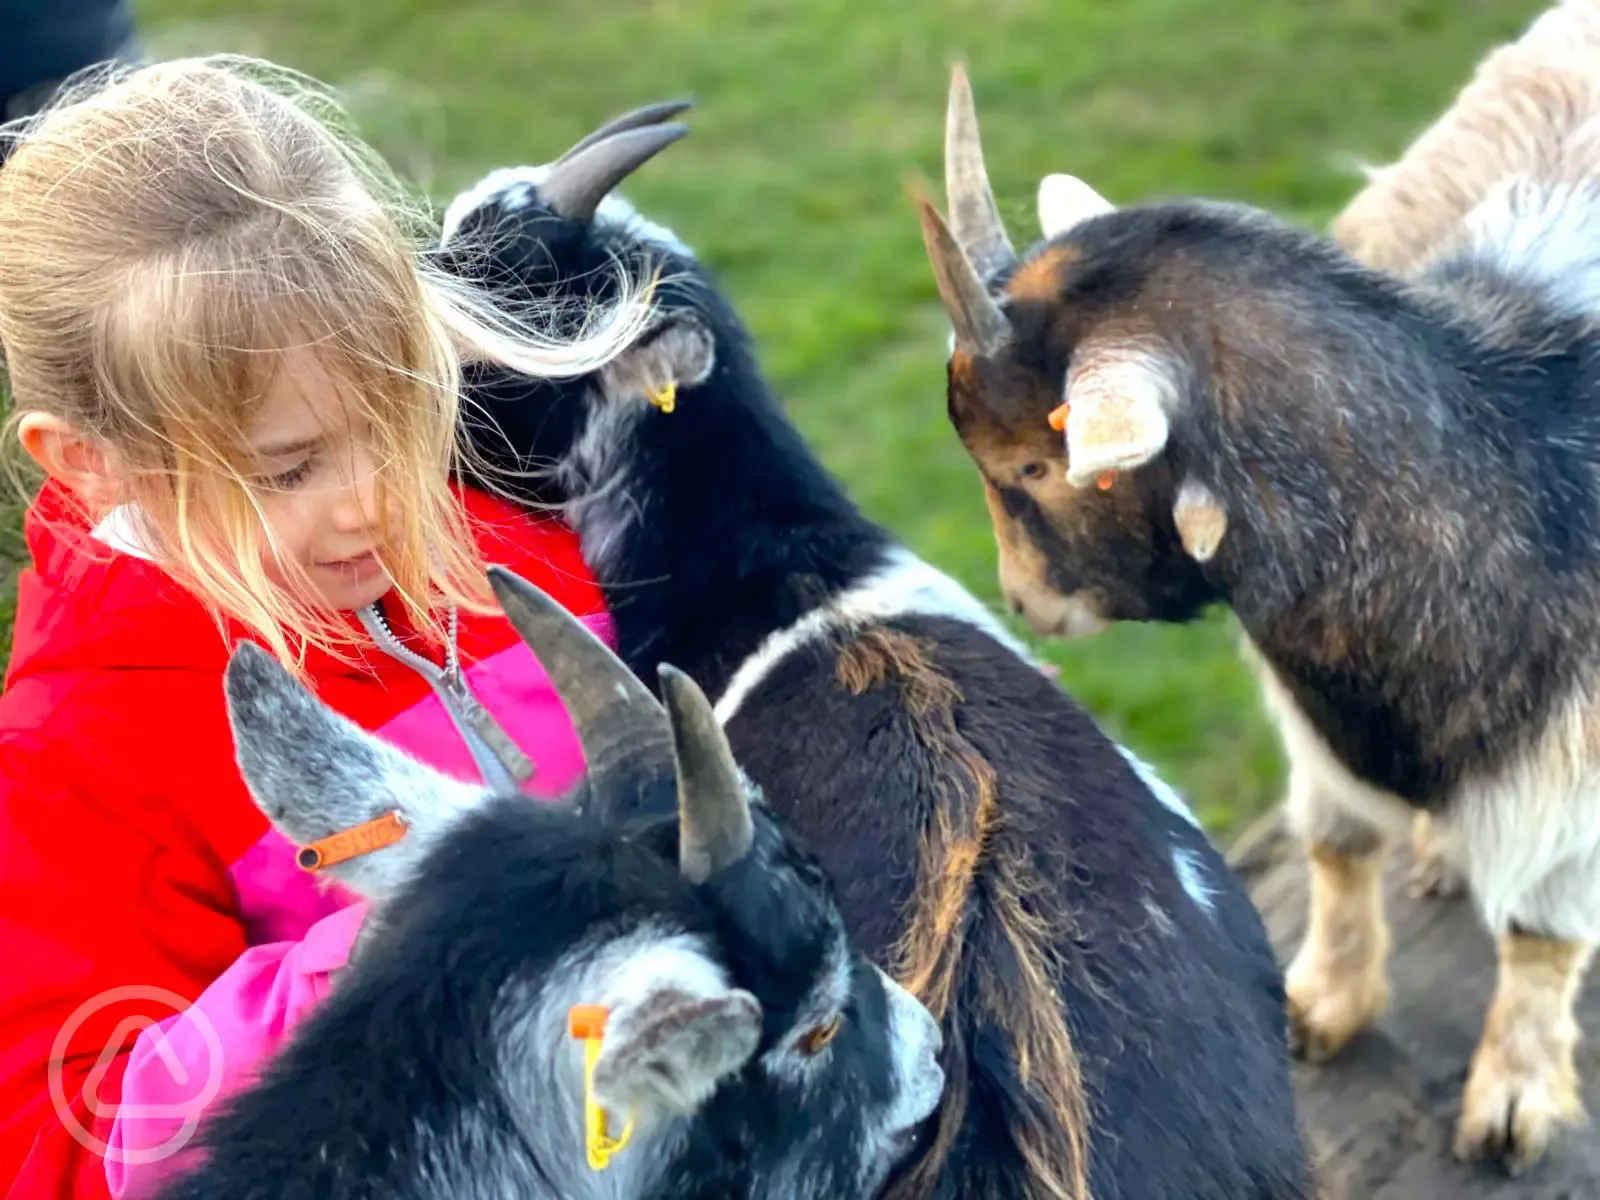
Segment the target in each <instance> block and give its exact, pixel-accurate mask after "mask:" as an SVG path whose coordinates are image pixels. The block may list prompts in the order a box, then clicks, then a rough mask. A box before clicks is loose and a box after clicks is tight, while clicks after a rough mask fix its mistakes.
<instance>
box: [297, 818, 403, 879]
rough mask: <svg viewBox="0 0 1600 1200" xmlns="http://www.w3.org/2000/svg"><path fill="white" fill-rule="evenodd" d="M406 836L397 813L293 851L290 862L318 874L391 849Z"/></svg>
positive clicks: (303, 869) (343, 830)
mask: <svg viewBox="0 0 1600 1200" xmlns="http://www.w3.org/2000/svg"><path fill="white" fill-rule="evenodd" d="M405 835H406V819H405V816H404V815H403V814H402V813H401V812H400V810H399V809H394V810H393V811H391V812H386V813H384V814H383V816H381V817H374V818H373V819H372V820H370V821H363V822H362V823H361V824H360V825H353V826H351V827H350V828H349V829H341V830H340V831H339V832H338V833H330V834H329V835H328V836H327V837H325V838H321V839H319V840H318V841H315V842H311V843H309V844H307V845H305V846H302V847H300V849H299V850H297V851H295V856H294V861H295V862H296V863H297V864H299V867H300V869H301V870H302V871H320V870H322V869H323V868H325V867H331V866H335V865H337V864H338V863H342V862H345V861H347V860H349V859H352V858H359V857H360V856H361V855H363V854H371V853H372V852H373V851H374V850H382V849H383V848H384V847H385V846H392V845H394V844H395V843H396V842H398V841H399V840H400V839H401V838H403V837H405Z"/></svg>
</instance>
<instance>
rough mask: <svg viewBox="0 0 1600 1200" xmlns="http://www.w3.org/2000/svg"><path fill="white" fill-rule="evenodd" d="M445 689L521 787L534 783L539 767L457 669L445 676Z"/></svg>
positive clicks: (474, 731)
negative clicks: (481, 700) (469, 686)
mask: <svg viewBox="0 0 1600 1200" xmlns="http://www.w3.org/2000/svg"><path fill="white" fill-rule="evenodd" d="M444 681H445V686H446V687H447V688H448V689H449V690H450V694H451V695H452V696H454V697H455V699H456V703H457V704H458V705H459V706H460V711H461V717H462V719H463V720H464V721H466V723H467V725H468V726H469V727H470V728H471V729H472V732H473V733H475V734H477V735H478V737H480V738H481V739H483V743H484V745H486V746H488V747H489V749H490V751H491V752H492V753H493V754H494V756H495V757H496V758H497V759H499V760H500V765H501V766H503V767H504V768H505V769H506V773H507V774H509V775H510V776H511V778H512V779H514V780H515V781H516V782H517V783H518V784H519V785H520V784H524V783H527V782H528V780H530V779H532V778H533V776H534V774H535V772H537V770H538V767H537V766H536V765H535V763H534V761H533V759H531V758H529V757H528V756H527V755H526V754H524V753H523V752H522V748H521V747H520V746H518V745H517V744H516V743H515V742H514V741H512V740H511V735H510V734H508V733H507V732H506V731H505V730H504V729H502V728H500V723H499V722H498V721H496V720H495V719H494V716H493V714H492V713H490V712H489V710H488V709H486V708H485V707H484V706H483V705H482V704H480V703H478V698H477V697H476V696H474V695H473V694H472V692H471V690H470V689H469V688H468V687H467V681H466V680H465V679H463V678H462V677H461V674H460V672H459V671H457V670H456V669H455V668H454V666H453V665H452V667H451V668H450V669H449V670H447V671H445V673H444Z"/></svg>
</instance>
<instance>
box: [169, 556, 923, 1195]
mask: <svg viewBox="0 0 1600 1200" xmlns="http://www.w3.org/2000/svg"><path fill="white" fill-rule="evenodd" d="M506 580H510V581H511V582H510V584H509V585H506V584H505V581H506ZM501 583H502V585H503V586H502V591H501V595H502V599H503V600H504V601H506V602H507V607H508V610H509V611H511V613H512V617H513V621H514V622H517V623H518V624H519V628H521V629H522V632H523V636H524V637H525V638H527V639H528V640H529V643H530V646H531V647H532V649H533V650H534V651H535V652H536V653H537V654H538V655H539V656H540V658H541V660H542V661H544V662H545V663H546V665H547V666H548V667H549V669H550V673H551V675H552V677H553V678H554V679H556V681H557V686H558V688H559V690H561V692H562V694H563V699H564V701H566V702H567V704H568V708H569V710H571V711H573V712H574V714H575V717H574V723H575V725H576V726H577V728H578V733H579V736H580V738H581V739H582V741H583V746H584V753H585V757H586V760H587V762H588V765H589V771H588V776H587V778H586V780H585V781H584V783H583V784H581V785H580V786H579V787H578V788H577V789H576V790H575V792H574V793H573V794H572V795H571V796H569V797H568V798H567V800H565V801H564V802H562V803H560V804H542V803H538V802H535V801H533V800H531V799H529V798H528V797H526V796H522V795H514V796H494V795H491V794H489V793H488V792H486V791H484V790H483V789H481V788H478V787H476V786H470V785H467V784H464V783H461V782H459V781H457V780H455V779H451V778H448V777H446V776H443V775H440V774H437V773H435V772H434V771H433V770H432V769H430V768H427V767H425V766H423V765H421V764H419V763H417V762H415V761H414V760H412V759H410V758H408V757H406V756H405V755H404V754H402V753H401V752H399V751H397V750H394V749H393V748H391V747H389V746H388V745H387V744H386V743H384V742H382V741H381V740H379V739H378V738H376V737H374V736H372V735H370V734H368V733H366V732H365V731H363V730H361V729H360V728H358V727H357V726H355V725H354V724H352V723H351V722H349V721H347V720H345V719H344V718H342V717H339V716H338V715H336V714H334V713H333V712H331V711H330V710H328V709H327V708H325V707H324V706H323V705H322V704H321V703H320V702H319V701H317V700H316V699H314V698H313V697H312V696H311V695H310V694H309V693H307V692H305V691H304V690H303V689H302V688H301V687H300V686H299V685H298V684H296V683H295V682H294V681H293V680H292V679H291V678H290V677H289V675H288V674H287V673H286V672H285V671H283V670H282V669H281V668H280V667H279V666H278V665H277V663H276V661H275V660H273V659H271V658H270V657H269V656H268V655H267V654H266V653H265V652H264V651H261V650H259V649H258V648H257V647H256V646H254V645H253V644H251V643H245V644H243V645H242V646H241V647H240V649H239V650H238V652H237V653H236V654H235V657H234V659H233V661H232V663H230V665H229V668H228V672H227V694H228V702H229V713H230V718H231V720H232V723H233V728H234V735H235V738H236V741H237V743H238V748H239V762H240V767H241V770H242V771H243V773H244V776H245V779H246V781H247V782H248V784H249V786H250V789H251V792H252V794H253V796H254V797H255V799H256V802H257V803H258V804H259V805H260V806H261V808H262V810H263V812H265V813H266V814H267V816H268V817H269V818H270V819H271V820H272V822H273V824H274V825H275V826H276V827H277V828H278V829H279V830H280V831H281V832H282V833H284V835H285V836H287V837H289V838H290V839H292V840H293V841H295V842H296V843H299V844H306V843H309V842H312V841H317V840H320V839H322V838H325V837H327V836H328V835H330V834H332V833H335V832H338V831H341V830H347V829H350V828H352V827H354V826H357V825H359V824H362V823H364V822H367V821H369V820H371V819H373V818H376V817H379V816H381V815H383V814H384V813H387V812H390V811H398V812H399V813H400V814H401V816H402V818H403V819H404V821H405V823H406V824H405V829H406V832H405V836H404V837H403V838H401V839H400V840H399V841H398V842H396V843H394V844H392V845H389V846H387V847H384V848H382V849H378V850H376V851H374V852H372V853H369V854H366V855H363V856H361V857H358V858H355V859H352V860H349V861H346V862H343V863H340V864H338V865H336V866H334V867H332V868H331V870H330V873H331V874H332V875H334V876H335V877H337V878H339V879H340V880H341V881H342V882H344V883H346V884H347V885H349V886H351V887H353V888H355V889H356V890H357V891H358V892H359V893H361V894H362V895H364V896H366V897H367V898H368V899H370V900H372V901H373V908H372V910H371V911H370V912H369V914H368V917H367V927H366V929H365V930H364V932H363V938H362V941H361V943H360V945H359V946H358V949H357V952H356V954H355V955H354V956H353V959H352V962H351V965H350V966H348V967H347V968H345V970H344V971H343V972H342V973H341V975H340V977H339V979H338V982H337V983H336V985H335V987H334V990H333V992H332V994H331V995H330V996H329V997H328V998H327V1000H326V1001H324V1002H323V1004H322V1005H321V1006H320V1007H319V1008H318V1009H317V1010H316V1012H315V1013H313V1014H312V1015H311V1016H310V1017H308V1018H307V1019H306V1020H305V1021H304V1022H303V1023H302V1024H301V1025H299V1026H298V1027H296V1029H295V1030H294V1032H293V1035H292V1037H291V1038H290V1040H289V1041H288V1043H287V1044H286V1045H285V1046H284V1047H283V1048H282V1049H281V1050H280V1051H279V1052H278V1053H277V1054H276V1055H275V1056H274V1058H273V1059H272V1061H271V1062H270V1063H269V1064H267V1065H266V1067H265V1068H264V1071H263V1073H262V1075H261V1078H260V1079H259V1081H256V1082H254V1083H252V1085H251V1086H249V1087H248V1088H246V1089H245V1090H244V1091H242V1092H240V1093H239V1094H237V1095H236V1096H234V1097H232V1098H231V1099H230V1100H228V1101H227V1102H226V1104H225V1107H224V1111H222V1112H221V1113H220V1114H219V1115H217V1116H208V1118H207V1120H206V1123H205V1124H203V1125H202V1126H201V1136H200V1139H199V1142H198V1143H197V1144H198V1145H199V1146H200V1147H201V1148H202V1149H203V1151H204V1156H203V1160H202V1161H201V1162H200V1163H199V1164H198V1165H197V1166H191V1168H190V1169H189V1170H188V1172H187V1173H186V1174H183V1175H180V1176H179V1177H178V1178H176V1179H175V1180H174V1181H173V1182H171V1183H170V1184H169V1185H168V1186H167V1187H166V1190H165V1191H164V1192H163V1193H162V1195H163V1197H164V1200H224V1198H226V1200H269V1198H270V1200H291V1198H292V1200H299V1198H302V1197H312V1196H316V1197H320V1198H322V1200H379V1198H380V1197H381V1198H382V1200H438V1198H441V1197H450V1198H451V1200H457V1198H459V1200H469V1198H474V1200H476V1198H481V1200H489V1198H490V1197H494V1198H496V1200H503V1198H506V1197H512V1196H516V1197H527V1198H529V1200H540V1198H549V1200H556V1198H557V1197H559V1198H561V1200H572V1198H580V1200H581V1198H584V1197H591V1198H594V1200H624V1198H628V1197H638V1198H643V1197H653V1198H654V1197H660V1198H666V1197H683V1198H686V1200H687V1198H690V1197H704V1198H705V1200H712V1198H713V1197H715V1198H716V1200H723V1198H725V1197H728V1196H752V1197H772V1198H773V1200H777V1198H779V1197H783V1198H785V1200H788V1198H789V1197H802V1198H807V1200H810V1198H815V1200H822V1198H823V1197H828V1198H830V1200H831V1198H832V1197H837V1196H849V1197H857V1198H858V1200H868V1198H869V1197H872V1196H873V1195H875V1194H876V1192H877V1189H878V1188H879V1186H880V1185H881V1183H882V1181H883V1179H884V1177H885V1174H886V1172H887V1171H888V1170H889V1169H890V1168H891V1167H892V1166H893V1165H894V1163H895V1162H896V1160H897V1159H898V1158H899V1157H900V1156H901V1155H903V1154H904V1153H906V1152H908V1151H909V1150H910V1148H911V1146H912V1139H913V1138H914V1136H915V1133H916V1129H917V1126H918V1125H919V1124H920V1122H921V1121H922V1120H923V1119H925V1117H926V1116H927V1114H928V1113H930V1112H931V1111H932V1110H933V1108H934V1105H935V1104H936V1103H937V1100H938V1097H939V1094H940V1090H941V1088H942V1085H943V1079H942V1075H941V1072H940V1070H939V1067H938V1065H937V1059H936V1054H937V1051H938V1048H939V1034H938V1027H937V1025H936V1024H935V1022H934V1020H933V1018H932V1017H931V1016H930V1015H929V1013H928V1012H927V1010H926V1009H925V1008H923V1007H922V1006H921V1005H920V1004H918V1003H917V1002H916V1001H915V1000H913V999H912V998H911V997H910V995H909V994H908V993H906V992H905V991H904V990H903V989H901V988H899V987H897V986H896V985H895V984H893V983H892V982H890V981H889V980H888V979H886V978H885V977H884V976H883V975H882V973H881V972H879V971H878V970H876V969H875V968H873V967H872V966H871V965H870V964H869V963H868V962H867V961H866V959H865V958H864V957H863V956H862V955H861V953H860V952H859V951H857V950H856V949H854V948H853V947H852V946H851V944H850V941H849V939H848V936H847V935H846V933H845V931H844V926H843V922H842V921H841V919H840V916H839V912H838V909H837V908H836V906H835V904H834V901H833V898H832V895H831V892H830V889H829V887H828V883H827V880H826V878H825V876H824V875H823V874H822V872H821V870H820V869H819V868H818V866H817V864H816V863H815V861H814V860H813V859H812V858H811V857H810V856H809V855H807V854H805V853H804V852H803V851H802V850H800V849H799V848H798V847H797V846H796V844H795V843H794V841H793V839H792V838H791V837H790V836H789V835H788V834H787V833H785V831H784V829H783V825H782V823H781V821H779V820H777V819H774V817H773V816H772V814H770V813H769V812H767V811H766V810H765V809H764V808H763V806H762V805H761V804H760V803H759V801H758V798H757V797H754V796H753V795H751V793H750V792H749V789H748V784H747V782H746V781H745V780H744V779H743V778H742V777H741V776H740V775H739V773H738V769H737V767H736V766H735V764H734V762H733V759H732V757H731V755H730V753H729V751H728V748H727V742H726V739H725V738H724V737H723V735H722V732H721V729H720V727H719V726H718V725H717V722H716V718H715V716H714V715H713V714H712V712H711V708H710V704H709V702H708V701H707V700H706V699H705V697H704V695H703V694H702V693H700V692H699V691H698V689H697V688H696V687H695V685H694V684H693V683H692V682H690V681H689V680H688V678H687V677H685V676H682V675H681V674H679V673H677V672H673V671H670V669H665V668H664V670H663V675H662V679H661V684H662V691H663V693H664V694H665V695H666V697H667V705H666V708H667V712H663V711H662V708H661V706H660V705H659V704H658V703H657V701H656V700H655V699H654V697H652V696H651V695H650V694H649V693H648V692H647V691H646V690H645V689H644V688H643V687H642V686H641V685H640V684H639V683H638V681H637V680H636V679H634V678H633V677H632V676H631V674H630V673H629V672H628V671H627V669H626V668H625V667H623V666H622V664H621V663H620V662H618V661H617V660H616V658H615V657H614V656H612V655H611V654H610V652H609V651H608V650H607V649H606V648H605V647H604V646H603V645H602V644H601V643H600V642H599V641H598V639H595V638H594V637H593V635H592V634H590V633H588V631H587V630H586V629H584V627H583V626H582V625H581V624H579V622H578V621H577V620H576V619H575V618H573V617H571V616H570V615H568V614H566V613H564V612H563V611H562V610H561V609H560V608H559V607H558V606H557V605H556V604H555V602H554V601H553V600H550V599H549V598H548V597H545V596H543V595H542V593H538V592H536V591H535V590H534V589H533V588H532V587H531V585H527V584H523V583H521V581H516V580H515V579H514V577H509V576H506V577H503V578H502V580H501ZM508 597H509V599H507V598H508ZM517 606H520V607H517ZM630 689H631V690H630ZM669 714H670V715H669ZM669 726H670V730H669V728H668V727H669ZM619 747H621V748H624V749H626V750H627V751H628V752H629V753H631V754H632V757H631V759H630V760H629V761H628V762H626V763H619V761H618V759H617V755H616V753H615V751H616V750H617V749H618V748H619ZM608 754H609V755H610V757H609V758H608ZM608 764H609V765H608ZM575 1005H602V1006H604V1007H605V1009H606V1012H607V1019H606V1022H605V1026H604V1031H603V1040H602V1043H601V1050H600V1054H599V1057H598V1059H597V1060H596V1062H595V1064H594V1068H593V1076H592V1078H593V1089H594V1096H595V1098H596V1099H597V1100H598V1102H599V1103H601V1104H602V1105H604V1106H605V1109H606V1111H607V1114H608V1120H609V1122H610V1127H609V1130H608V1132H609V1134H610V1136H612V1137H616V1136H617V1135H618V1133H619V1132H620V1130H621V1129H622V1127H623V1125H624V1123H625V1122H631V1123H632V1125H631V1128H632V1133H631V1138H630V1139H629V1140H628V1141H627V1143H626V1144H625V1145H624V1146H623V1147H622V1148H621V1149H620V1150H618V1151H617V1152H616V1153H615V1154H614V1155H613V1157H612V1158H611V1161H610V1163H609V1165H607V1166H606V1167H605V1168H604V1169H603V1170H597V1169H594V1167H592V1166H591V1165H589V1164H588V1163H587V1162H586V1160H585V1125H584V1120H585V1117H584V1111H585V1110H584V1103H585V1069H586V1068H585V1054H584V1045H583V1043H582V1042H581V1041H579V1040H577V1039H576V1038H575V1037H574V1036H573V1034H572V1033H569V1028H568V1022H569V1011H570V1010H571V1008H572V1007H573V1006H575Z"/></svg>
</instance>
